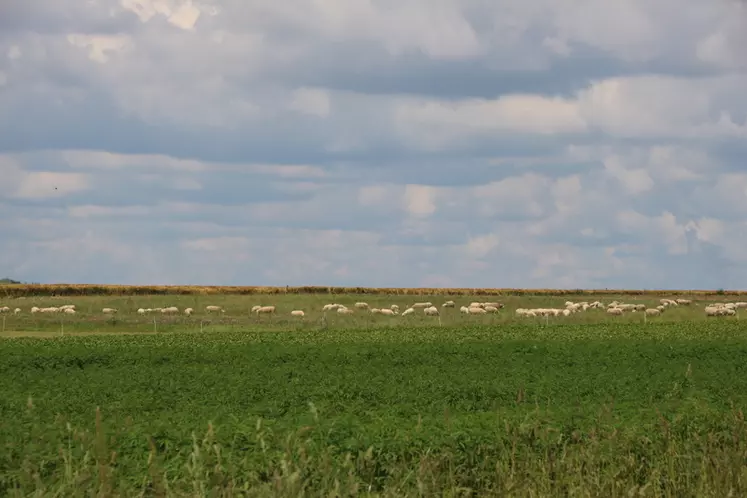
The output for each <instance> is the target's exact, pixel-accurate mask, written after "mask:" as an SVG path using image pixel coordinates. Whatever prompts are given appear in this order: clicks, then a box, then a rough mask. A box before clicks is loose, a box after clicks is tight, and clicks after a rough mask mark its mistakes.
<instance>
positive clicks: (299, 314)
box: [291, 310, 305, 318]
mask: <svg viewBox="0 0 747 498" xmlns="http://www.w3.org/2000/svg"><path fill="white" fill-rule="evenodd" d="M304 315H305V313H304V312H303V310H293V311H291V316H297V317H299V318H303V317H304Z"/></svg>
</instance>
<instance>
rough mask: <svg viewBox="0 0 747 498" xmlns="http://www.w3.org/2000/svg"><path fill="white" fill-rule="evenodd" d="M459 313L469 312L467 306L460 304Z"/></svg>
mask: <svg viewBox="0 0 747 498" xmlns="http://www.w3.org/2000/svg"><path fill="white" fill-rule="evenodd" d="M459 313H469V308H468V307H466V306H462V307H460V308H459Z"/></svg>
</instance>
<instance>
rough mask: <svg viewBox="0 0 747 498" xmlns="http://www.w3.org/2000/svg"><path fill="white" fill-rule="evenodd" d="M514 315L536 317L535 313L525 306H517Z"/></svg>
mask: <svg viewBox="0 0 747 498" xmlns="http://www.w3.org/2000/svg"><path fill="white" fill-rule="evenodd" d="M516 315H517V316H520V317H525V318H528V317H536V316H537V313H536V312H535V311H534V310H528V309H525V308H517V309H516Z"/></svg>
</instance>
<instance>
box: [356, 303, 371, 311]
mask: <svg viewBox="0 0 747 498" xmlns="http://www.w3.org/2000/svg"><path fill="white" fill-rule="evenodd" d="M355 307H356V308H358V309H359V310H367V309H368V303H363V302H360V303H355Z"/></svg>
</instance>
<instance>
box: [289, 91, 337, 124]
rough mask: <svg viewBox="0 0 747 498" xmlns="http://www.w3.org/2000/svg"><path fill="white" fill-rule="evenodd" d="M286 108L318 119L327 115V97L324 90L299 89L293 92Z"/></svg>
mask: <svg viewBox="0 0 747 498" xmlns="http://www.w3.org/2000/svg"><path fill="white" fill-rule="evenodd" d="M288 108H289V109H291V110H294V111H298V112H301V113H304V114H311V115H313V116H318V117H320V118H326V117H327V116H328V115H329V96H328V95H327V92H325V91H324V90H319V89H316V88H299V89H297V90H295V91H294V92H293V95H292V96H291V101H290V102H289V103H288Z"/></svg>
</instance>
